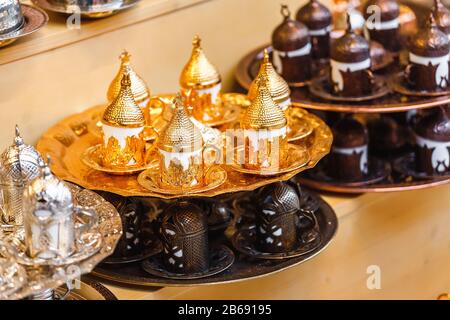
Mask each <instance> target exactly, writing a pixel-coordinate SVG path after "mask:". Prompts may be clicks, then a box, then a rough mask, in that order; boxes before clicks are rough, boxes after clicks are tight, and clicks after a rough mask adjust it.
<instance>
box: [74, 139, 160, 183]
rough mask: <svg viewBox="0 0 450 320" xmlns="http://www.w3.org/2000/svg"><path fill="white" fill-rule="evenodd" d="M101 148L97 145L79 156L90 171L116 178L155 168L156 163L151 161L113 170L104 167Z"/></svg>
mask: <svg viewBox="0 0 450 320" xmlns="http://www.w3.org/2000/svg"><path fill="white" fill-rule="evenodd" d="M101 147H102V145H101V144H98V145H96V146H93V147H89V148H88V149H86V151H84V152H83V154H82V155H81V161H82V162H83V163H84V164H85V165H86V166H88V167H89V168H91V169H94V170H97V171H100V172H104V173H108V174H112V175H117V176H123V175H132V174H136V173H139V172H141V171H144V170H146V169H149V168H153V167H155V166H157V162H155V161H152V162H150V163H147V164H145V165H142V166H141V165H139V166H130V167H124V168H114V169H113V168H109V167H104V166H103V165H102V164H101V154H100V150H101Z"/></svg>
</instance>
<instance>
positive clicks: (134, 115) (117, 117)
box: [102, 72, 145, 128]
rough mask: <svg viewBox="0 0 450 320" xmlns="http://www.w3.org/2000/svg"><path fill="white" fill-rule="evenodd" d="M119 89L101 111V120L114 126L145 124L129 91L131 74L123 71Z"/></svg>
mask: <svg viewBox="0 0 450 320" xmlns="http://www.w3.org/2000/svg"><path fill="white" fill-rule="evenodd" d="M120 81H121V82H120V83H121V89H120V91H119V94H118V95H117V96H116V98H115V99H114V100H113V101H112V102H111V103H110V105H109V106H108V107H107V108H106V110H105V112H104V113H103V118H102V121H103V122H104V123H105V124H108V125H111V126H115V127H125V128H136V127H143V126H144V125H145V118H144V114H143V113H142V111H141V109H140V108H139V106H138V105H137V104H136V101H135V100H134V98H133V93H132V91H131V75H130V74H129V73H128V72H125V73H124V74H123V76H122V79H121V80H120Z"/></svg>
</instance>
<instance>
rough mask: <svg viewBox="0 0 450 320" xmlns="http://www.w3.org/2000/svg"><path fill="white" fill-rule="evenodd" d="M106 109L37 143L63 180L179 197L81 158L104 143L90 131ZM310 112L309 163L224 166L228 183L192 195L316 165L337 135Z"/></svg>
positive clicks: (128, 193)
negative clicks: (271, 170) (265, 169)
mask: <svg viewBox="0 0 450 320" xmlns="http://www.w3.org/2000/svg"><path fill="white" fill-rule="evenodd" d="M227 96H228V99H229V100H230V101H233V102H235V103H242V104H243V105H245V103H247V100H246V97H245V96H243V95H238V94H234V95H227ZM103 108H104V106H97V107H93V108H91V109H88V110H86V111H84V112H82V113H79V114H75V115H72V116H70V117H68V118H66V119H64V120H62V121H61V122H59V123H58V124H56V125H55V126H53V127H51V128H50V129H49V130H48V131H47V132H45V133H44V134H43V136H42V137H41V139H40V140H39V142H38V144H37V149H38V150H39V151H40V152H41V153H42V154H44V155H45V154H49V155H50V156H51V157H52V170H53V172H54V173H55V174H56V175H57V176H58V177H59V178H61V179H63V180H66V181H69V182H72V183H75V184H78V185H80V186H82V187H84V188H86V189H90V190H96V191H107V192H111V193H115V194H119V195H121V196H125V197H132V196H142V197H158V198H165V199H172V198H178V197H179V196H177V195H162V194H159V193H154V192H151V191H149V190H146V189H145V188H143V187H142V186H140V185H139V183H138V181H137V175H132V176H113V175H108V174H105V173H102V172H99V171H95V170H92V169H90V168H89V167H87V166H86V165H85V164H84V163H83V162H82V161H81V154H82V153H83V152H84V151H85V150H86V149H87V148H88V147H90V146H93V145H96V144H98V143H101V138H100V137H99V136H98V135H95V134H94V133H92V132H90V131H89V128H92V127H93V126H92V122H93V121H97V119H98V114H99V112H101V110H103ZM298 110H299V112H301V113H304V112H305V111H304V110H300V109H298ZM307 115H308V117H305V119H307V120H308V121H309V123H310V124H311V126H312V127H313V128H314V132H313V133H312V134H311V135H309V136H308V137H307V138H305V139H303V140H300V141H298V142H297V143H301V144H304V145H305V146H306V147H307V148H308V151H309V153H310V156H311V160H310V161H309V163H308V164H307V165H306V166H304V167H302V168H299V169H297V170H294V171H291V172H289V173H284V174H281V175H278V176H274V177H260V176H254V175H253V176H252V175H247V174H243V173H239V172H236V171H234V170H233V169H231V168H230V167H229V166H224V168H226V171H227V176H228V179H227V181H226V182H225V183H224V184H222V185H221V186H220V187H218V188H217V189H213V190H210V191H207V192H204V193H200V194H196V195H191V196H200V197H213V196H216V195H219V194H224V193H230V192H237V191H246V190H247V191H250V190H254V189H256V188H258V187H261V186H263V185H267V184H270V183H273V182H276V181H280V180H288V179H290V178H292V177H293V176H295V175H296V174H298V173H299V172H301V171H304V170H306V169H310V168H312V167H314V166H315V165H316V164H317V162H318V161H319V160H321V159H322V158H323V157H324V156H325V155H326V154H328V153H329V152H330V148H331V143H332V140H333V137H332V133H331V130H330V129H329V128H328V126H327V125H326V124H325V123H324V122H323V121H322V120H320V119H319V118H318V117H316V116H314V115H312V114H307ZM94 127H95V126H94Z"/></svg>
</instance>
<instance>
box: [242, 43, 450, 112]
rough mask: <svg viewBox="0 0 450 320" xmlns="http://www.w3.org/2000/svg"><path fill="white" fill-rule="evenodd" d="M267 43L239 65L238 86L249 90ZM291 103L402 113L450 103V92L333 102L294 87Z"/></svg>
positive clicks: (390, 95)
mask: <svg viewBox="0 0 450 320" xmlns="http://www.w3.org/2000/svg"><path fill="white" fill-rule="evenodd" d="M266 47H267V45H265V46H263V47H260V48H257V49H255V50H253V51H252V52H250V53H249V54H247V55H246V56H245V57H244V58H243V59H242V60H241V61H240V62H239V64H238V67H237V69H236V80H237V81H238V83H239V85H240V86H241V87H242V88H244V89H246V90H248V88H249V87H250V84H251V83H252V81H253V78H254V77H255V76H256V73H257V72H258V66H259V63H260V60H261V59H262V50H263V49H264V48H266ZM291 90H292V96H291V98H292V104H293V105H294V106H296V107H300V108H305V109H313V110H323V111H335V112H349V113H380V112H400V111H408V110H412V109H425V108H431V107H436V106H440V105H443V104H446V103H450V95H446V96H440V97H414V96H406V95H402V94H400V93H394V92H392V93H390V94H388V95H386V96H385V97H383V98H379V99H375V100H372V101H368V102H359V103H358V102H347V103H343V102H330V101H326V100H321V99H319V98H316V97H315V96H314V95H312V94H310V93H309V90H308V89H307V88H296V87H291Z"/></svg>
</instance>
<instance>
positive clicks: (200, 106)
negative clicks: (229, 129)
mask: <svg viewBox="0 0 450 320" xmlns="http://www.w3.org/2000/svg"><path fill="white" fill-rule="evenodd" d="M180 85H181V88H182V89H183V92H184V94H185V95H186V98H188V99H189V104H190V105H191V106H192V108H193V110H192V114H193V116H194V117H195V118H196V119H197V120H199V121H201V122H203V123H205V124H212V123H214V122H216V121H221V120H223V118H224V116H225V109H224V106H223V102H222V99H221V94H220V92H221V89H222V81H221V77H220V74H219V72H218V70H217V69H216V67H215V66H214V65H212V64H211V62H209V60H208V58H207V57H206V55H205V53H204V52H203V49H202V48H201V40H200V38H199V37H198V36H195V37H194V40H193V41H192V54H191V57H190V59H189V61H188V62H187V64H186V66H185V67H184V69H183V71H182V72H181V75H180Z"/></svg>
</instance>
